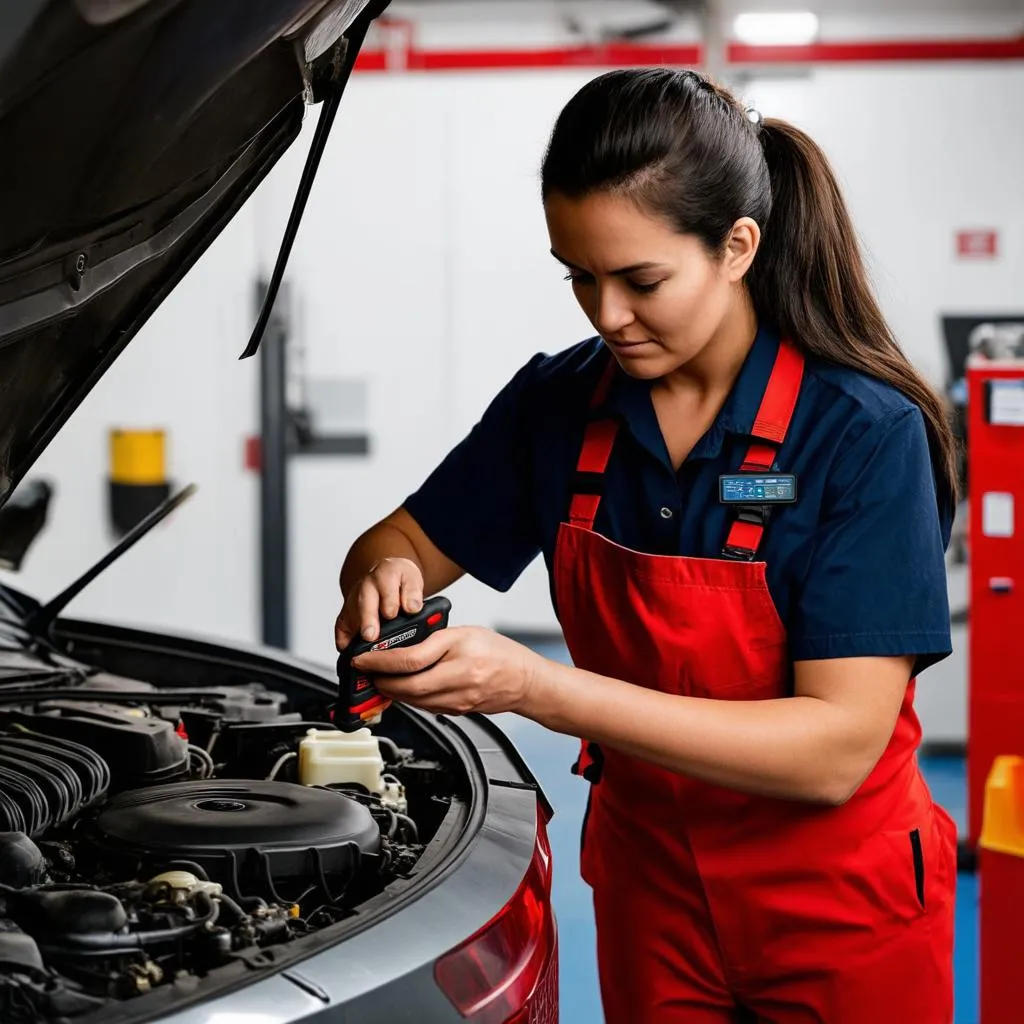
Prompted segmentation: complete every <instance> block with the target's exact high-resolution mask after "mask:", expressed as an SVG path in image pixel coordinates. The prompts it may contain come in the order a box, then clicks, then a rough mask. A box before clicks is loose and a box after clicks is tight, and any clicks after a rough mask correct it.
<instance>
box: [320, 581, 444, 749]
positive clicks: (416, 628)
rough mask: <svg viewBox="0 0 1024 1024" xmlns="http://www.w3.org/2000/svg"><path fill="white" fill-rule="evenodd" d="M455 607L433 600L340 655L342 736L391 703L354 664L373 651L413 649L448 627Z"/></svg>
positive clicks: (385, 623)
mask: <svg viewBox="0 0 1024 1024" xmlns="http://www.w3.org/2000/svg"><path fill="white" fill-rule="evenodd" d="M451 610H452V603H451V601H449V600H448V598H447V597H432V598H430V600H429V601H425V602H424V604H423V608H422V609H421V610H420V611H418V612H417V613H416V614H415V615H405V614H400V615H399V616H398V617H397V618H394V619H389V620H387V621H382V622H381V630H380V636H379V637H378V638H377V639H376V640H363V639H362V638H361V637H357V638H356V639H355V640H353V641H352V643H350V644H349V645H348V647H346V648H345V650H344V651H342V652H341V654H340V655H338V703H337V705H336V706H335V709H334V724H335V725H336V726H337V727H338V728H339V729H341V730H342V731H343V732H354V731H355V730H356V729H359V728H361V727H362V726H364V725H366V723H367V722H369V721H371V720H372V719H374V718H376V717H377V716H378V715H379V714H381V712H383V711H386V710H387V709H388V708H389V707H390V706H391V700H390V699H389V698H387V697H384V696H383V695H382V694H380V693H379V692H378V691H377V687H376V686H374V684H373V679H372V678H371V677H370V676H368V675H367V674H366V673H365V672H360V671H359V669H355V668H353V667H352V661H353V659H355V658H358V657H359V655H360V654H368V653H369V652H370V651H389V650H391V649H392V648H393V647H412V646H413V644H418V643H420V642H422V641H423V640H425V639H426V638H427V637H428V636H430V635H431V634H432V633H436V632H437V631H438V630H439V629H444V628H445V627H446V626H447V625H448V616H449V614H450V613H451Z"/></svg>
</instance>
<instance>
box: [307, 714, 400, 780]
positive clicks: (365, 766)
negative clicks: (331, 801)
mask: <svg viewBox="0 0 1024 1024" xmlns="http://www.w3.org/2000/svg"><path fill="white" fill-rule="evenodd" d="M383 774H384V758H383V757H381V753H380V744H379V743H378V742H377V738H376V737H375V736H374V735H373V733H372V732H370V730H369V729H357V730H356V731H355V732H352V733H345V732H337V731H334V730H328V729H310V730H309V731H308V732H307V733H306V736H305V738H304V739H303V740H301V741H300V743H299V782H301V783H302V785H303V786H330V785H332V784H338V783H348V782H357V783H359V784H360V785H361V786H365V787H366V788H367V790H369V792H371V793H377V794H379V795H383V794H384V780H383V778H382V775H383Z"/></svg>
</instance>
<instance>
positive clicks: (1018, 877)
mask: <svg viewBox="0 0 1024 1024" xmlns="http://www.w3.org/2000/svg"><path fill="white" fill-rule="evenodd" d="M978 847H979V850H978V872H979V885H980V889H981V899H980V910H981V913H980V927H979V940H980V944H981V978H980V981H981V986H980V987H981V1021H982V1024H1020V1022H1021V1021H1022V1020H1024V757H1017V756H1010V755H1006V756H1002V757H997V758H996V759H995V760H994V761H993V763H992V770H991V771H990V772H989V775H988V779H987V780H986V782H985V809H984V815H983V818H982V826H981V836H980V838H979V840H978Z"/></svg>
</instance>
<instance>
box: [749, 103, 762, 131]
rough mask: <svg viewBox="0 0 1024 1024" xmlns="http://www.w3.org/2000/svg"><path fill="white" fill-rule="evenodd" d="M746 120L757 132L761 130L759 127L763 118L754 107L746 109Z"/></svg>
mask: <svg viewBox="0 0 1024 1024" xmlns="http://www.w3.org/2000/svg"><path fill="white" fill-rule="evenodd" d="M747 120H748V121H749V122H750V123H751V124H752V125H753V126H754V127H755V128H756V129H757V130H758V131H760V130H761V126H762V125H763V124H764V117H763V115H762V114H761V111H760V110H756V109H755V108H754V107H747Z"/></svg>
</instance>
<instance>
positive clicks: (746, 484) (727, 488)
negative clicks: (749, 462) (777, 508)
mask: <svg viewBox="0 0 1024 1024" xmlns="http://www.w3.org/2000/svg"><path fill="white" fill-rule="evenodd" d="M718 500H719V501H720V502H721V503H722V504H723V505H791V504H792V503H793V502H794V501H796V477H795V476H793V475H792V474H791V473H763V474H762V473H727V474H724V475H722V476H720V477H719V478H718Z"/></svg>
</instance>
